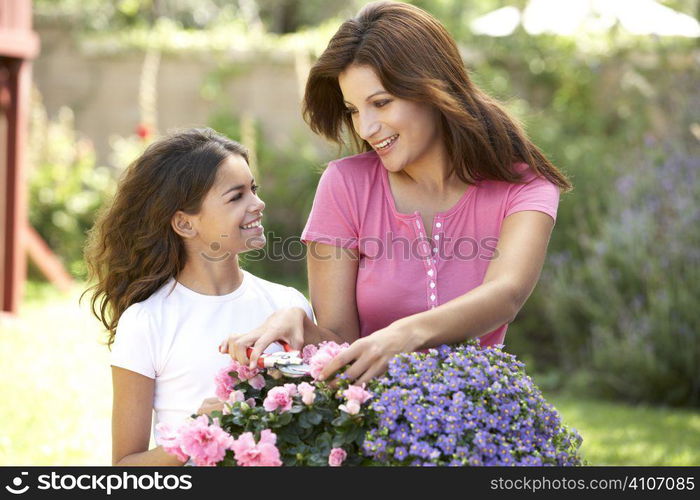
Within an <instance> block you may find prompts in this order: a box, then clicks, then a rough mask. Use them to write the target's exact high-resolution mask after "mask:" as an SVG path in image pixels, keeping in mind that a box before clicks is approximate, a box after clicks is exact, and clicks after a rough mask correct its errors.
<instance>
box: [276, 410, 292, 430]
mask: <svg viewBox="0 0 700 500" xmlns="http://www.w3.org/2000/svg"><path fill="white" fill-rule="evenodd" d="M292 417H293V415H292V414H291V413H290V412H288V411H287V412H284V413H283V414H281V415H280V416H279V418H278V419H277V424H278V425H277V426H278V427H282V426H285V425H287V424H289V422H291V421H292Z"/></svg>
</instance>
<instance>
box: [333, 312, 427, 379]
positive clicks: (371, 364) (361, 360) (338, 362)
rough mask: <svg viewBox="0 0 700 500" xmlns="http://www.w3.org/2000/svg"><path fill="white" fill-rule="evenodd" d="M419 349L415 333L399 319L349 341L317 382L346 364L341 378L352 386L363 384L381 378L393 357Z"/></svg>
mask: <svg viewBox="0 0 700 500" xmlns="http://www.w3.org/2000/svg"><path fill="white" fill-rule="evenodd" d="M419 348H420V344H419V342H418V339H417V332H416V331H415V330H414V329H413V328H411V327H409V326H407V325H406V324H405V323H403V322H401V320H399V321H397V322H394V323H392V324H391V325H389V326H388V327H386V328H382V329H381V330H377V331H376V332H374V333H373V334H372V335H369V336H367V337H363V338H361V339H359V340H356V341H355V342H353V344H352V345H351V346H350V347H349V348H347V349H346V350H344V351H343V352H341V353H340V354H338V355H337V356H336V357H335V358H333V360H332V361H331V362H330V363H328V365H326V367H325V368H324V369H323V371H322V372H321V380H325V379H326V378H328V377H330V376H331V375H333V374H334V373H336V372H337V371H338V370H340V369H341V368H343V367H344V366H345V365H350V366H349V367H348V369H347V370H346V371H345V373H344V375H345V376H346V377H347V378H348V380H350V383H353V381H355V382H354V383H355V384H363V383H366V382H368V381H369V380H371V379H372V378H374V377H377V376H379V375H382V374H383V373H384V372H385V371H386V370H387V368H388V366H389V361H391V358H393V357H394V356H395V355H396V354H400V353H402V352H412V351H415V350H416V349H419Z"/></svg>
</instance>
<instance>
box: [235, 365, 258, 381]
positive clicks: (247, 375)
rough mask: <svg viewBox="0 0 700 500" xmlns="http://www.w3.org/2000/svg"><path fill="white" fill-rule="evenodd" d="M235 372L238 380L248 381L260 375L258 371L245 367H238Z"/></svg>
mask: <svg viewBox="0 0 700 500" xmlns="http://www.w3.org/2000/svg"><path fill="white" fill-rule="evenodd" d="M236 372H238V378H240V379H241V380H250V379H251V378H253V377H255V376H256V375H258V374H259V373H260V369H259V368H249V367H248V366H246V365H238V368H237V369H236Z"/></svg>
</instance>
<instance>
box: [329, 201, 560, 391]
mask: <svg viewBox="0 0 700 500" xmlns="http://www.w3.org/2000/svg"><path fill="white" fill-rule="evenodd" d="M553 227H554V220H553V219H552V218H551V217H550V216H549V215H547V214H544V213H542V212H537V211H523V212H517V213H514V214H512V215H510V216H508V217H506V218H505V219H504V221H503V225H502V227H501V233H500V237H499V242H498V246H497V248H496V252H495V253H494V258H493V260H492V261H491V263H490V264H489V267H488V270H487V272H486V275H485V277H484V281H483V283H482V284H481V285H480V286H478V287H476V288H474V289H473V290H471V291H469V292H467V293H465V294H464V295H462V296H460V297H457V298H455V299H453V300H451V301H450V302H447V303H445V304H442V305H441V306H439V307H436V308H435V309H432V310H429V311H425V312H422V313H418V314H414V315H412V316H408V317H406V318H402V319H399V320H397V321H395V322H394V323H392V324H391V325H389V326H388V327H386V328H383V329H382V330H379V331H377V332H375V333H373V334H372V335H370V336H368V337H364V338H362V339H360V340H358V341H357V342H355V343H354V344H353V345H352V346H351V347H350V348H349V349H347V350H346V351H344V352H342V353H341V354H339V355H338V356H337V357H336V358H335V359H334V360H333V361H332V362H331V363H329V364H328V366H327V367H326V368H325V369H324V371H323V372H322V378H327V377H328V376H330V375H332V374H333V373H335V372H336V371H337V370H338V369H340V368H341V367H342V366H344V365H346V364H349V363H352V366H351V367H350V368H349V369H348V370H347V371H346V372H345V373H346V375H347V376H348V377H349V378H350V379H357V380H358V383H363V382H367V381H368V380H369V379H371V378H373V377H375V376H377V375H380V374H382V373H384V371H386V368H387V366H388V363H389V360H390V359H391V358H392V357H393V356H394V355H395V354H398V353H401V352H410V351H415V350H419V349H424V348H428V347H435V346H438V345H441V344H452V343H456V342H460V341H462V340H465V339H467V338H470V337H478V336H480V335H483V334H485V333H488V332H490V331H492V330H494V329H496V328H498V327H500V326H502V325H504V324H506V323H509V322H511V321H512V320H513V319H514V318H515V316H516V315H517V314H518V311H519V310H520V308H521V307H522V306H523V305H524V304H525V301H526V300H527V298H528V297H529V296H530V294H531V293H532V290H533V289H534V288H535V285H536V284H537V280H538V279H539V276H540V272H541V271H542V266H543V264H544V260H545V257H546V253H547V245H548V244H549V238H550V236H551V233H552V229H553Z"/></svg>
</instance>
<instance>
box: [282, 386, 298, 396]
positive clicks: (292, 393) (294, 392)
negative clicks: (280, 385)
mask: <svg viewBox="0 0 700 500" xmlns="http://www.w3.org/2000/svg"><path fill="white" fill-rule="evenodd" d="M284 388H285V389H287V394H289V395H290V396H296V395H297V386H296V385H294V384H284Z"/></svg>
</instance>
